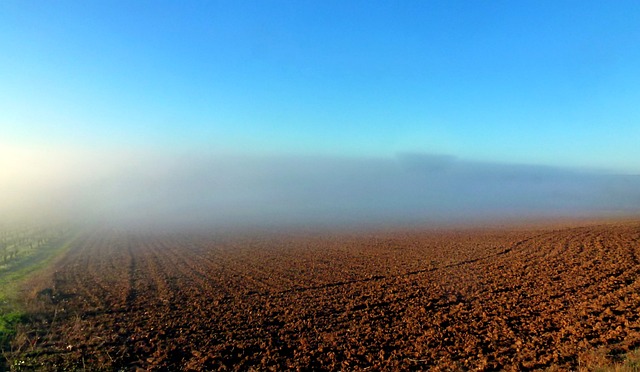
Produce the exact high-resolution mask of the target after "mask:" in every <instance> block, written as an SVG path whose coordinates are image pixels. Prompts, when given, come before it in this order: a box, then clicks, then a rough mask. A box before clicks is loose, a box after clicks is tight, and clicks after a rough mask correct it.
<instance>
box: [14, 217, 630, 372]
mask: <svg viewBox="0 0 640 372" xmlns="http://www.w3.org/2000/svg"><path fill="white" fill-rule="evenodd" d="M639 257H640V222H615V223H601V224H589V225H587V226H569V225H564V226H553V227H540V226H537V227H529V228H522V227H521V228H513V227H512V228H501V229H497V228H493V229H487V228H485V229H480V228H477V229H464V230H463V229H460V230H441V231H433V230H431V231H395V232H376V233H371V232H369V233H358V234H356V233H353V234H348V233H340V234H329V233H322V234H310V233H308V234H303V233H292V234H284V233H277V234H276V233H271V234H251V235H244V236H239V235H232V234H228V235H224V234H217V235H216V234H210V235H207V234H189V235H179V234H174V235H168V234H164V235H162V234H149V235H145V234H130V233H114V232H110V233H105V232H96V233H93V234H90V235H87V236H85V237H84V238H83V239H81V240H78V241H77V243H76V244H75V247H74V248H73V249H72V250H71V251H70V252H69V253H68V255H67V256H66V257H64V259H63V260H62V261H61V262H59V264H58V265H57V266H56V267H55V272H54V273H53V274H52V275H51V280H50V281H41V283H40V284H39V285H38V287H37V288H34V289H33V293H34V294H35V293H39V295H34V296H33V297H34V299H33V300H32V302H31V304H30V306H31V307H32V308H33V309H37V313H35V314H34V315H33V322H32V323H30V324H28V325H26V326H25V329H23V330H22V332H21V333H20V334H19V337H17V338H16V340H15V342H14V353H13V354H12V355H10V357H11V359H10V360H11V361H12V363H20V362H21V363H22V365H23V366H25V367H26V366H29V365H38V366H40V367H41V368H44V369H63V368H69V369H70V368H72V367H76V368H86V369H88V370H95V369H99V368H104V369H107V370H117V369H120V368H125V369H136V368H141V369H144V370H217V369H232V370H251V369H256V370H283V369H305V370H308V369H312V370H364V369H373V370H379V369H383V370H425V369H431V370H472V369H473V370H478V369H479V370H500V369H503V370H507V371H512V370H535V369H544V368H547V367H550V366H558V367H560V368H562V369H565V368H566V369H575V368H577V367H578V364H579V356H580V355H581V353H584V352H587V351H589V350H593V349H595V348H606V350H607V351H609V352H610V353H612V354H616V353H623V352H626V351H628V350H630V349H634V348H637V347H639V346H640V311H639V309H640V279H639V278H640V265H639V261H638V260H639ZM45 288H51V289H52V291H51V293H49V292H47V291H45V292H43V290H44V289H45ZM43 293H45V295H43ZM34 311H35V310H34Z"/></svg>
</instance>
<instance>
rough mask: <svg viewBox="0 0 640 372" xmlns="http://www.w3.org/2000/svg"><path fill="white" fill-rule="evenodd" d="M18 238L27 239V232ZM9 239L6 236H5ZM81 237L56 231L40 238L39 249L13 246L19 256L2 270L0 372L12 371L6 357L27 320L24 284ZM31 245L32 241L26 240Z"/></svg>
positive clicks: (0, 274)
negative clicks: (17, 332) (4, 371)
mask: <svg viewBox="0 0 640 372" xmlns="http://www.w3.org/2000/svg"><path fill="white" fill-rule="evenodd" d="M17 234H22V235H24V232H18V233H17ZM5 235H6V232H5ZM76 236H77V235H72V234H70V232H69V231H68V230H67V231H52V232H50V235H48V236H44V237H42V236H39V237H38V241H39V243H38V244H37V245H35V246H34V245H33V244H29V245H27V246H24V248H23V247H21V246H17V247H16V246H12V249H14V250H15V251H16V254H15V255H14V256H13V257H12V259H11V260H6V259H3V260H2V261H3V265H2V266H0V351H1V352H2V353H0V371H3V370H5V368H8V366H7V364H6V363H7V360H6V359H5V357H4V354H5V351H7V350H9V348H10V343H11V340H12V339H13V337H14V336H15V335H16V328H17V326H18V325H19V324H20V323H22V322H25V321H26V320H27V316H26V314H25V312H24V310H23V309H22V307H21V305H20V301H19V299H20V289H21V286H22V284H23V283H24V282H25V281H26V280H27V279H28V278H30V277H32V276H33V275H34V274H36V273H37V272H39V271H40V270H42V269H44V268H46V267H47V266H49V265H50V264H51V263H52V262H53V260H54V259H55V258H56V257H59V256H60V255H61V254H63V253H64V252H66V251H67V250H68V249H69V248H71V245H72V243H73V241H74V240H75V237H76ZM25 241H27V242H29V240H28V239H27V240H25Z"/></svg>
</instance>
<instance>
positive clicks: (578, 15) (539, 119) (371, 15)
mask: <svg viewBox="0 0 640 372" xmlns="http://www.w3.org/2000/svg"><path fill="white" fill-rule="evenodd" d="M3 143H4V144H10V145H13V146H21V145H25V146H27V145H42V144H52V145H57V146H74V145H83V146H106V147H110V146H112V147H122V148H135V147H137V146H142V147H145V146H146V147H153V148H156V149H159V150H160V151H163V150H167V151H187V150H188V151H190V150H196V151H207V152H213V153H217V152H220V153H225V154H246V153H248V154H258V155H261V154H273V153H284V154H289V155H297V154H300V155H304V154H315V155H318V154H320V155H323V154H326V155H338V156H342V155H348V156H374V157H388V156H394V154H397V153H406V152H409V153H427V154H447V155H453V156H458V157H460V158H464V159H467V160H471V161H474V160H478V161H491V162H507V163H527V164H545V165H554V166H578V167H598V168H606V169H612V170H615V171H621V172H625V173H640V2H638V1H598V2H592V1H389V2H375V1H374V2H372V1H362V2H357V1H256V2H249V1H223V2H218V1H187V2H183V1H179V2H177V1H171V2H169V1H89V2H86V1H23V0H0V146H1V145H2V144H3Z"/></svg>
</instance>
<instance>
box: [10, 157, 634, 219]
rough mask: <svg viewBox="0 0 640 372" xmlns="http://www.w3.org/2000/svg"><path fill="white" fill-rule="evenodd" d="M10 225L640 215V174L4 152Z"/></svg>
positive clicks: (459, 163)
mask: <svg viewBox="0 0 640 372" xmlns="http://www.w3.org/2000/svg"><path fill="white" fill-rule="evenodd" d="M0 167H1V169H2V174H1V175H0V190H2V192H1V193H0V212H2V213H3V216H5V219H11V218H15V219H17V220H33V221H38V220H41V219H42V220H47V219H53V220H63V221H82V222H87V221H88V222H92V223H99V224H112V225H115V226H123V227H134V226H141V227H145V226H146V227H159V228H168V227H189V226H212V227H243V226H267V227H268V226H312V225H326V226H332V225H345V224H350V225H367V224H385V223H389V224H403V223H430V222H442V221H445V222H451V221H468V220H478V219H483V218H500V219H504V218H520V217H524V218H529V217H535V218H544V217H571V216H590V215H593V216H611V215H614V216H615V215H624V214H635V213H639V212H640V177H639V176H633V175H616V174H611V173H606V172H602V171H589V170H577V169H568V168H552V167H544V166H530V165H510V164H497V163H486V162H485V163H483V162H470V161H465V160H464V159H457V158H455V157H450V156H443V155H432V154H399V155H396V156H393V157H389V158H357V157H329V156H327V157H322V156H306V157H303V156H269V157H266V156H265V157H259V156H253V157H252V156H229V155H226V156H220V155H203V154H199V155H194V154H191V155H186V154H182V155H175V154H174V155H167V154H160V153H153V152H151V151H149V152H146V153H145V152H142V151H140V152H135V151H129V152H126V151H116V150H114V151H106V150H101V151H95V150H92V149H51V148H38V149H36V148H32V149H26V148H24V147H11V146H3V147H2V148H0Z"/></svg>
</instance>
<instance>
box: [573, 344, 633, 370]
mask: <svg viewBox="0 0 640 372" xmlns="http://www.w3.org/2000/svg"><path fill="white" fill-rule="evenodd" d="M578 371H589V372H640V349H636V350H633V351H630V352H628V353H626V354H622V355H615V356H612V355H610V354H609V353H608V352H607V351H606V350H605V349H599V350H595V351H592V352H589V353H586V354H583V355H581V356H580V367H579V368H578Z"/></svg>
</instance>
